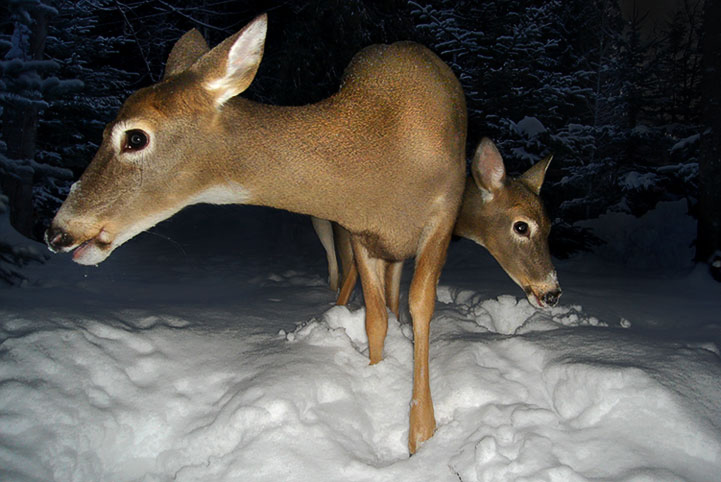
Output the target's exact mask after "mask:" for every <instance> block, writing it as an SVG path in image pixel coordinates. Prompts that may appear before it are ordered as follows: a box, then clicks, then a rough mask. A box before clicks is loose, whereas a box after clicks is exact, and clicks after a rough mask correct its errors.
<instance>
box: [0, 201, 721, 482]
mask: <svg viewBox="0 0 721 482" xmlns="http://www.w3.org/2000/svg"><path fill="white" fill-rule="evenodd" d="M662 209H663V207H662ZM660 214H661V215H660V216H659V218H663V216H662V215H663V214H664V212H663V211H662V212H661V213H660ZM666 214H667V212H666ZM659 218H656V222H659ZM643 222H646V224H647V225H648V224H650V223H651V220H650V218H649V220H645V221H643ZM600 224H603V222H600ZM625 227H626V226H625V225H622V226H619V228H622V229H625ZM621 244H622V243H621ZM617 248H619V246H617ZM674 255H676V256H683V254H682V253H679V252H676V251H674ZM669 256H670V255H669ZM674 266H675V269H673V270H662V271H659V270H656V271H649V270H641V269H637V268H634V267H629V266H624V265H621V264H614V263H612V262H610V261H609V259H607V258H606V259H604V258H599V257H597V256H595V255H594V256H591V255H587V256H579V257H576V258H574V259H571V260H568V261H562V262H561V261H557V262H556V267H557V270H558V274H559V279H560V281H561V284H562V286H563V288H564V295H563V297H562V298H561V303H560V305H559V306H558V307H556V308H553V309H551V310H549V311H542V310H537V309H535V308H534V307H532V306H531V305H529V304H528V302H527V301H526V300H525V297H524V296H523V293H522V292H521V291H520V289H518V288H517V287H516V286H515V284H514V283H513V282H512V281H511V280H509V279H508V278H507V276H506V275H505V273H503V271H502V270H501V269H500V267H498V266H497V264H496V263H495V261H494V260H493V259H492V258H491V257H490V256H489V255H488V254H487V253H486V252H485V251H484V250H483V249H482V248H480V247H478V246H476V245H474V244H473V243H471V242H468V241H465V240H461V241H458V242H455V243H452V245H451V249H450V252H449V257H448V262H447V264H446V268H445V270H444V272H443V276H442V277H441V282H440V285H439V290H438V303H437V304H436V313H435V316H434V321H433V323H432V333H431V353H430V357H431V362H430V368H431V388H432V393H433V397H434V402H435V414H436V420H437V424H438V429H437V431H436V433H435V435H434V436H433V437H432V438H431V439H430V440H429V441H427V442H426V443H425V444H424V445H423V446H422V447H421V449H420V450H419V451H418V452H417V453H416V454H415V455H413V456H412V457H409V455H408V452H407V435H408V412H409V401H410V391H411V378H412V341H411V337H412V331H411V329H410V325H409V324H408V315H407V311H406V310H407V308H405V309H402V313H401V320H396V319H395V318H394V317H393V316H391V319H390V322H389V330H388V338H387V340H386V344H385V358H384V360H383V361H382V362H381V363H379V364H377V365H374V366H370V365H368V356H367V339H366V337H365V332H364V329H363V310H362V308H361V303H360V296H359V295H358V294H357V293H356V294H355V295H354V296H355V297H354V298H353V299H352V301H351V305H350V308H346V307H336V306H333V298H334V297H333V294H332V293H331V292H330V291H329V290H328V289H327V283H326V282H325V277H326V275H327V273H325V256H324V255H323V253H322V250H321V247H320V243H319V242H318V241H317V240H315V239H314V237H313V234H312V228H311V224H310V220H308V219H307V218H303V217H299V216H292V215H290V214H287V213H281V212H276V211H271V210H265V209H261V208H248V207H214V208H209V207H205V206H198V207H194V208H191V209H188V210H186V211H184V212H183V213H181V214H179V215H177V216H176V217H175V218H173V219H171V220H170V221H168V222H166V223H163V224H161V225H159V226H158V227H156V228H155V229H154V230H153V233H152V234H143V235H140V236H139V237H138V238H136V239H134V240H132V241H130V242H129V243H127V244H126V245H124V246H123V247H122V248H120V249H118V250H117V251H116V252H115V253H113V256H111V257H110V258H109V259H108V260H107V261H105V262H104V263H103V264H102V265H101V266H100V267H98V268H90V267H83V266H78V265H75V264H72V262H71V261H70V259H69V256H61V255H57V256H53V257H52V259H51V260H50V261H49V262H48V263H46V264H44V265H30V266H28V267H26V269H25V271H24V273H25V274H26V276H28V278H29V279H30V282H29V283H27V284H26V286H24V287H23V288H8V289H0V479H1V480H9V481H31V480H32V481H35V480H43V481H48V480H57V481H95V480H113V481H138V480H140V481H169V480H178V481H201V480H202V481H231V480H254V481H255V480H259V481H278V480H294V481H321V482H322V481H337V480H344V481H394V482H395V481H406V480H413V481H429V482H430V481H454V482H456V481H459V480H462V481H464V482H469V481H499V480H550V481H553V480H556V481H584V480H604V481H607V480H618V481H621V480H622V481H644V480H654V481H659V480H660V481H665V480H667V481H672V480H673V481H677V480H689V481H712V480H718V473H720V472H721V384H720V383H719V379H720V377H721V364H720V363H719V358H720V357H719V343H720V342H721V320H720V319H719V313H720V312H721V310H719V308H721V302H720V301H719V298H718V284H717V283H715V282H714V281H713V280H712V279H711V278H710V276H709V275H708V274H707V272H706V271H705V270H703V269H702V268H701V267H694V266H690V265H684V263H681V262H679V263H675V264H674ZM681 266H683V268H680V267H681ZM409 268H410V267H406V271H405V272H404V282H405V283H404V285H405V289H404V291H403V295H402V299H401V301H402V305H407V285H408V282H409V278H410V269H409Z"/></svg>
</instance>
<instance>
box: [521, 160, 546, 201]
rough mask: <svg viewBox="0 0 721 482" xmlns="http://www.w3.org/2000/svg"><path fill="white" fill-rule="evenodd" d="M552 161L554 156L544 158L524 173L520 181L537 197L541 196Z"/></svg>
mask: <svg viewBox="0 0 721 482" xmlns="http://www.w3.org/2000/svg"><path fill="white" fill-rule="evenodd" d="M551 159H553V154H549V155H548V156H546V157H544V158H543V159H542V160H540V161H538V162H537V163H535V164H534V165H533V166H531V167H530V168H529V169H528V170H527V171H526V172H524V173H523V174H522V175H521V177H519V178H518V180H519V181H521V182H523V183H524V184H525V185H526V186H528V187H529V188H530V189H531V191H533V192H535V193H536V194H537V195H538V194H541V186H542V185H543V179H544V178H545V177H546V171H547V170H548V165H549V164H551Z"/></svg>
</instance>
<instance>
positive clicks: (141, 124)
mask: <svg viewBox="0 0 721 482" xmlns="http://www.w3.org/2000/svg"><path fill="white" fill-rule="evenodd" d="M266 25H267V20H266V16H265V15H262V16H260V17H258V18H256V19H255V20H254V21H252V22H251V23H250V24H248V25H247V26H246V27H245V28H243V29H242V30H241V31H240V32H238V33H237V34H235V35H233V36H231V37H229V38H228V39H226V40H225V41H223V42H222V43H221V44H220V45H218V46H217V47H215V48H214V49H212V50H209V49H208V47H207V45H206V43H205V40H204V39H203V38H202V36H201V35H200V34H199V33H198V32H197V31H195V30H192V31H190V32H188V33H187V34H185V35H184V36H183V37H182V38H181V39H180V40H179V41H178V42H177V43H176V44H175V46H174V47H173V49H172V51H171V53H170V57H169V58H168V63H167V65H166V72H165V76H164V77H163V79H162V81H161V82H159V83H157V84H155V85H153V86H151V87H148V88H144V89H141V90H139V91H137V92H136V93H134V94H133V95H131V96H130V97H129V98H128V99H127V100H126V101H125V104H124V105H123V107H122V108H121V110H120V112H119V114H118V117H117V118H116V119H115V120H114V121H113V122H111V123H110V124H109V125H108V126H107V127H106V129H105V132H104V134H103V142H102V144H101V146H100V148H99V150H98V153H97V154H96V155H95V158H94V159H93V161H92V162H91V164H90V165H89V166H88V168H87V170H86V171H85V173H84V174H83V176H82V177H81V178H80V180H79V181H78V182H77V183H76V184H75V185H74V186H73V188H72V189H71V192H70V194H69V196H68V198H67V200H66V201H65V202H64V203H63V205H62V206H61V208H60V210H59V211H58V213H57V215H56V216H55V219H54V220H53V223H52V225H51V227H50V228H49V230H48V231H47V233H46V235H45V237H46V242H47V244H48V246H49V247H50V249H51V250H53V251H56V252H58V251H63V252H67V251H71V250H75V252H74V254H73V259H74V260H75V261H76V262H78V263H81V264H97V263H100V262H101V261H103V260H104V259H106V258H107V257H108V256H109V255H110V253H111V252H112V251H113V250H114V249H116V248H117V247H118V246H120V245H121V244H123V243H125V242H126V241H128V240H129V239H130V238H132V237H133V236H135V235H137V234H138V233H140V232H142V231H144V230H147V229H148V228H150V227H151V226H153V225H155V224H156V223H158V222H160V221H162V220H164V219H166V218H168V217H170V216H172V215H173V214H175V213H176V212H178V211H180V210H181V209H182V208H183V207H184V206H187V205H190V204H195V203H213V204H228V203H238V204H255V205H262V206H271V207H275V208H280V209H286V210H289V211H294V212H298V213H303V214H309V215H312V216H315V217H318V218H322V219H328V220H331V221H334V222H336V223H338V224H340V225H341V226H343V227H344V228H345V229H347V230H348V232H349V233H351V235H350V238H351V243H352V246H353V250H354V253H355V259H356V263H357V266H358V270H359V272H360V277H361V283H362V287H363V292H364V295H365V305H366V315H365V317H366V319H365V325H366V331H367V333H368V340H369V357H370V362H371V363H372V364H374V363H378V362H380V361H381V360H382V358H383V343H384V338H385V335H386V331H387V321H388V320H387V312H386V308H385V290H384V288H383V285H384V280H385V279H386V278H387V277H388V276H391V277H393V276H397V274H398V273H400V268H401V263H402V261H403V260H404V259H407V258H411V257H415V259H416V268H415V272H414V275H413V282H412V283H411V288H410V311H411V314H412V317H413V330H414V335H415V345H414V379H413V399H412V400H413V402H412V403H411V408H410V431H409V449H410V451H411V452H415V451H416V449H417V448H418V446H419V444H420V443H421V442H423V441H424V440H426V439H428V438H429V437H430V436H431V435H432V434H433V431H434V429H435V419H434V415H433V405H432V401H431V394H430V385H429V376H428V373H429V372H428V331H429V324H430V321H431V316H432V315H433V310H434V303H435V298H436V284H437V282H438V278H439V276H440V272H441V268H442V266H443V263H444V262H445V256H446V250H447V248H448V243H449V241H450V238H451V233H452V231H453V224H454V222H455V219H456V216H457V214H458V209H459V207H460V203H461V197H462V196H463V182H464V181H463V180H464V177H465V175H464V170H465V160H464V158H465V153H464V149H465V147H464V146H465V139H466V106H465V99H464V95H463V91H462V89H461V86H460V83H459V82H458V80H457V79H456V77H455V76H454V75H453V73H452V71H451V70H450V69H449V68H448V66H446V65H445V64H444V63H443V62H442V61H441V60H440V59H439V58H438V57H437V56H435V55H434V54H433V53H432V52H430V51H429V50H427V49H426V48H425V47H423V46H421V45H418V44H414V43H410V42H403V43H396V44H392V45H375V46H371V47H368V48H366V49H364V50H362V51H361V52H360V53H359V54H357V55H356V56H355V57H354V59H353V60H352V61H351V63H350V65H349V66H348V68H347V69H346V71H345V74H344V77H343V80H342V84H341V88H340V90H339V92H338V93H336V94H335V95H333V96H331V97H329V98H328V99H325V100H323V101H321V102H318V103H316V104H312V105H307V106H302V107H280V106H271V105H263V104H259V103H256V102H252V101H250V100H247V99H244V98H241V97H237V94H240V93H241V92H243V91H244V90H245V89H246V88H247V87H248V86H249V85H250V83H251V81H252V80H253V78H254V76H255V74H256V72H257V70H258V64H259V63H260V60H261V57H262V54H263V46H264V42H265V33H266Z"/></svg>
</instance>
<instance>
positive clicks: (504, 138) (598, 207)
mask: <svg viewBox="0 0 721 482" xmlns="http://www.w3.org/2000/svg"><path fill="white" fill-rule="evenodd" d="M639 5H640V4H636V3H635V2H628V1H625V2H623V5H619V3H618V2H617V1H616V0H578V1H563V2H562V1H529V0H508V1H482V2H481V1H463V0H460V1H456V0H448V1H421V0H417V1H407V0H376V1H364V0H327V1H271V0H265V1H261V0H248V1H230V0H204V1H200V2H195V1H194V2H188V1H175V0H161V1H146V0H125V1H119V0H86V1H71V0H9V1H5V2H3V4H2V5H0V114H1V115H0V122H1V124H0V189H1V191H2V194H0V195H1V196H4V198H0V210H2V209H5V210H9V214H10V219H11V222H12V224H13V226H14V227H15V228H16V229H17V230H18V231H19V232H20V233H22V234H24V235H25V236H27V237H30V238H33V239H38V240H39V239H41V236H42V233H43V231H44V229H45V228H46V226H47V225H48V224H49V222H50V220H51V218H52V216H53V214H54V212H55V211H56V210H57V208H58V207H59V204H60V203H61V201H62V200H63V199H64V197H65V195H66V193H67V191H68V189H69V186H70V184H71V183H72V182H73V180H75V179H76V178H77V177H79V175H80V174H81V173H82V171H83V169H84V168H85V166H86V165H87V164H88V163H89V161H90V160H91V159H92V157H93V155H94V153H95V150H96V149H97V147H98V143H99V142H100V140H101V133H102V129H103V127H104V125H105V124H106V123H107V122H109V121H110V120H112V118H113V117H114V116H115V113H116V112H117V109H118V108H119V106H120V105H121V103H122V101H123V100H124V99H125V98H126V97H127V96H128V95H129V93H131V92H132V91H134V90H136V89H138V88H140V87H143V86H146V85H149V84H151V83H153V82H157V81H158V80H159V79H160V78H161V75H162V72H163V66H164V63H165V60H166V58H167V55H168V53H169V51H170V48H171V47H172V45H173V43H174V42H175V41H176V40H177V39H178V38H179V37H180V36H181V35H182V34H183V33H184V32H186V31H187V30H189V29H190V28H193V27H195V28H198V29H199V30H200V31H201V32H202V33H203V35H204V36H205V37H206V39H208V41H209V43H210V45H215V44H216V43H218V42H219V41H221V40H222V39H224V38H225V37H226V36H228V35H230V34H232V33H234V32H235V31H237V30H239V29H240V28H242V26H243V25H245V24H246V23H247V22H248V21H250V20H251V19H252V18H253V17H255V16H256V15H258V14H259V13H262V12H268V14H269V22H270V25H269V33H268V40H267V44H266V49H265V56H264V59H263V62H262V64H261V68H260V71H259V73H258V76H257V78H256V80H255V81H254V83H253V85H252V86H251V88H250V89H249V91H247V92H246V93H245V94H244V95H246V96H248V97H250V98H253V99H256V100H259V101H262V102H266V103H273V104H306V103H310V102H314V101H317V100H320V99H322V98H324V97H326V96H328V95H330V94H331V93H333V92H334V91H335V90H337V88H338V84H339V79H340V76H341V74H342V72H343V69H344V67H345V66H346V65H347V63H348V62H349V60H350V59H351V57H352V56H353V55H354V54H355V53H356V52H357V51H358V50H360V49H361V48H363V47H365V46H367V45H369V44H372V43H379V42H385V43H387V42H393V41H396V40H415V41H417V42H421V43H423V44H425V45H427V46H429V47H430V48H431V49H433V50H434V51H435V52H436V53H438V54H439V55H440V56H441V57H442V58H443V59H444V60H445V61H446V62H447V63H448V64H449V65H450V66H451V67H452V68H453V70H454V71H455V73H456V75H457V76H458V77H459V78H460V79H461V82H462V84H463V86H464V89H465V92H466V96H467V101H468V107H469V114H470V125H469V146H468V151H469V155H470V154H471V153H472V150H473V148H474V147H475V145H476V144H477V143H478V141H479V140H480V138H481V137H482V136H489V137H491V138H493V139H494V140H495V141H496V142H497V143H498V145H499V148H500V149H501V152H502V153H503V154H504V158H505V160H506V164H507V167H508V170H509V171H510V172H511V173H520V172H522V171H524V170H525V169H526V168H528V167H529V166H530V165H532V164H533V163H534V162H535V161H536V160H538V159H539V158H541V156H543V155H545V154H547V153H550V152H552V153H553V154H554V156H555V157H554V161H553V163H552V167H551V169H550V170H549V173H548V177H547V181H546V184H545V185H544V190H543V196H544V198H545V201H546V205H547V207H548V210H549V213H550V215H551V218H552V219H553V220H554V229H553V231H552V239H551V244H552V250H553V252H554V254H555V255H557V256H568V255H570V254H572V253H573V252H575V251H578V250H582V249H588V248H590V247H592V246H593V245H594V243H596V242H598V240H597V239H596V238H595V237H594V235H593V233H592V232H591V231H589V230H586V229H582V228H579V227H578V226H576V225H574V223H576V222H577V221H580V220H586V219H593V218H595V217H598V216H599V215H601V214H603V213H606V212H613V211H617V212H625V213H631V214H633V215H637V216H638V215H642V214H643V213H645V212H647V211H648V210H650V209H652V208H653V207H654V206H655V205H656V204H657V203H658V202H659V201H668V200H679V199H685V200H687V201H688V206H689V210H690V213H691V214H692V215H693V216H694V217H696V218H697V219H698V220H699V233H698V239H697V246H696V248H697V256H696V257H697V260H699V261H703V262H707V261H709V260H710V258H711V257H712V256H713V255H714V253H716V254H717V255H718V250H719V249H720V248H721V225H720V223H721V220H720V218H721V208H719V206H720V204H721V201H720V199H719V192H720V191H721V190H720V189H718V187H717V184H718V182H719V180H721V166H720V164H721V161H720V160H719V151H718V148H719V145H720V144H721V140H720V139H719V135H720V133H721V126H719V120H720V119H721V104H720V103H719V98H720V97H721V79H719V77H718V75H719V72H721V68H720V67H719V64H720V61H719V55H720V52H721V29H719V28H718V26H719V25H721V6H720V5H721V0H706V2H703V0H694V1H691V0H679V1H677V2H676V5H675V7H674V8H668V9H666V10H664V12H662V14H661V16H660V20H659V12H657V11H651V10H644V8H642V7H640V6H639ZM622 7H623V9H624V10H623V11H622ZM651 17H653V19H654V22H651V20H650V18H651ZM3 199H4V201H3ZM0 257H2V260H4V261H5V262H12V263H16V264H21V263H23V262H24V260H25V258H24V255H23V251H21V250H17V249H14V248H13V246H9V245H8V244H3V242H1V241H0Z"/></svg>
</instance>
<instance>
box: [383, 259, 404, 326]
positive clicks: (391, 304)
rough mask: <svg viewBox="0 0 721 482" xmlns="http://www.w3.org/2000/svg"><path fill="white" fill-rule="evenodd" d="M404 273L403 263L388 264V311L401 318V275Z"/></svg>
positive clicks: (386, 278)
mask: <svg viewBox="0 0 721 482" xmlns="http://www.w3.org/2000/svg"><path fill="white" fill-rule="evenodd" d="M402 272H403V261H396V262H393V263H388V267H387V268H386V275H385V290H386V303H387V305H388V309H389V310H391V311H392V312H393V314H394V315H396V319H400V318H399V308H400V301H399V300H400V289H401V273H402Z"/></svg>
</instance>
